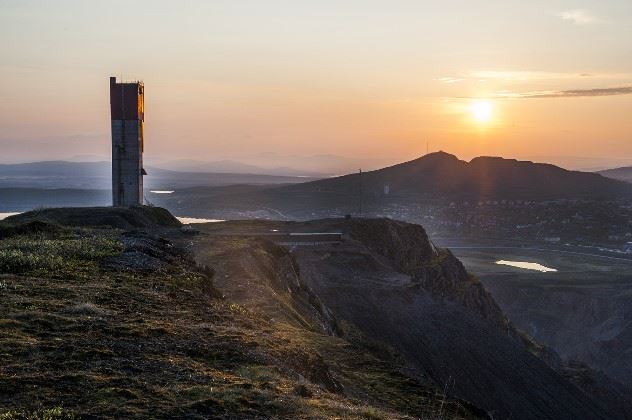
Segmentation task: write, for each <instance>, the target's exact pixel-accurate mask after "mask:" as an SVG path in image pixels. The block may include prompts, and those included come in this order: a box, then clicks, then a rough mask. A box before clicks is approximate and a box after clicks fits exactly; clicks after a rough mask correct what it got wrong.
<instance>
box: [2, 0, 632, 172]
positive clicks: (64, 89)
mask: <svg viewBox="0 0 632 420" xmlns="http://www.w3.org/2000/svg"><path fill="white" fill-rule="evenodd" d="M109 76H118V77H119V78H123V79H124V80H142V81H143V82H144V83H145V124H146V126H145V130H146V131H145V133H146V149H145V158H146V160H148V161H150V162H160V161H166V160H174V159H185V158H186V159H197V160H205V161H214V160H221V159H227V158H228V159H236V160H243V161H248V162H249V163H257V156H263V155H262V154H264V153H268V154H270V153H275V154H278V155H282V156H288V157H292V156H297V157H298V156H300V157H305V156H311V155H322V154H331V155H339V156H347V157H353V158H359V159H367V160H372V161H373V162H379V163H380V164H382V163H383V164H388V163H395V162H398V161H404V160H410V159H413V158H415V157H418V156H420V155H423V154H424V153H426V151H427V150H430V151H435V150H444V151H447V152H450V153H453V154H456V155H457V156H459V157H461V158H463V159H471V158H472V157H475V156H478V155H493V156H504V157H511V158H519V159H532V160H538V161H552V162H554V163H558V164H562V165H565V166H575V167H590V166H594V167H606V166H618V165H624V164H629V165H632V2H630V1H629V0H610V1H603V0H599V1H597V0H583V1H580V0H576V1H555V0H547V1H544V0H531V1H528V2H526V1H507V0H503V1H500V0H499V1H496V0H490V1H465V0H464V1H451V0H444V1H420V0H417V1H404V0H390V1H372V0H363V1H351V0H347V1H345V0H336V1H330V0H320V1H309V2H308V1H300V0H268V1H261V0H253V1H245V0H230V1H219V0H218V1H203V0H180V1H177V2H175V1H172V0H169V1H164V0H153V1H141V0H137V1H119V0H110V1H107V2H102V1H96V0H95V1H88V0H81V1H70V0H57V1H54V2H53V1H36V0H0V161H3V162H18V161H34V160H50V159H66V158H71V157H75V158H76V159H81V157H82V156H86V158H87V157H88V156H102V157H104V158H107V157H108V155H109V151H110V122H109V98H108V83H109V80H108V78H109Z"/></svg>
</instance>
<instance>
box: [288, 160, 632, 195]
mask: <svg viewBox="0 0 632 420" xmlns="http://www.w3.org/2000/svg"><path fill="white" fill-rule="evenodd" d="M360 189H362V195H363V196H366V197H367V198H371V197H379V196H384V195H386V194H388V195H390V196H400V197H401V196H420V197H426V198H450V199H472V200H486V199H522V200H533V201H538V200H554V199H574V198H585V199H614V198H618V197H622V196H628V197H632V185H630V184H628V183H624V182H621V181H617V180H613V179H609V178H606V177H604V176H601V175H599V174H596V173H589V172H579V171H569V170H566V169H562V168H560V167H557V166H554V165H550V164H543V163H533V162H529V161H518V160H514V159H504V158H499V157H477V158H474V159H472V160H471V161H470V162H466V161H463V160H459V159H458V158H457V157H456V156H454V155H451V154H448V153H445V152H437V153H431V154H428V155H425V156H423V157H421V158H418V159H415V160H412V161H409V162H405V163H401V164H398V165H394V166H390V167H387V168H384V169H379V170H376V171H370V172H365V173H363V174H362V178H361V179H360V176H359V175H358V174H351V175H345V176H341V177H337V178H330V179H323V180H319V181H315V182H310V183H305V184H301V185H295V186H288V187H285V188H283V189H282V190H284V191H287V192H300V193H322V194H327V193H329V194H336V195H340V196H341V197H344V196H347V197H348V196H349V195H358V194H359V191H360Z"/></svg>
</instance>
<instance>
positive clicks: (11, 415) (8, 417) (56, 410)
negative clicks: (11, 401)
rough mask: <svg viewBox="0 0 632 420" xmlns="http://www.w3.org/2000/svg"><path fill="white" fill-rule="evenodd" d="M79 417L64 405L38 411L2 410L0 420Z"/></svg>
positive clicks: (65, 419) (50, 419) (57, 419)
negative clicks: (63, 406)
mask: <svg viewBox="0 0 632 420" xmlns="http://www.w3.org/2000/svg"><path fill="white" fill-rule="evenodd" d="M76 418H77V417H76V416H75V415H74V414H73V413H70V412H68V411H65V410H64V409H63V408H62V407H53V408H46V409H42V410H37V411H31V412H26V411H17V410H11V411H5V412H4V413H2V412H0V420H70V419H76Z"/></svg>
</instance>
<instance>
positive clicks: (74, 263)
mask: <svg viewBox="0 0 632 420" xmlns="http://www.w3.org/2000/svg"><path fill="white" fill-rule="evenodd" d="M121 252H123V244H122V243H121V242H120V241H119V240H118V239H117V238H116V237H115V236H113V235H99V236H96V235H90V234H87V235H86V234H85V233H80V234H79V235H76V236H67V237H61V238H47V237H41V236H39V237H38V236H19V237H15V238H9V239H5V240H2V241H0V272H2V273H11V274H31V275H45V274H52V273H55V272H61V273H63V274H70V275H71V274H76V273H77V270H79V271H85V270H89V269H94V268H96V264H97V263H98V262H99V261H101V260H103V259H105V258H108V257H112V256H115V255H118V254H120V253H121Z"/></svg>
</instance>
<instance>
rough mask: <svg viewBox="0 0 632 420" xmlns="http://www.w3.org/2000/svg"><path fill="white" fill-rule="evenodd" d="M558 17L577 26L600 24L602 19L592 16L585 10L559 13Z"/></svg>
mask: <svg viewBox="0 0 632 420" xmlns="http://www.w3.org/2000/svg"><path fill="white" fill-rule="evenodd" d="M558 16H559V17H561V18H562V19H564V20H566V21H569V22H572V23H574V24H575V25H590V24H591V23H598V22H600V21H601V19H599V18H597V17H596V16H594V15H592V14H591V13H590V12H589V11H587V10H583V9H574V10H566V11H564V12H561V13H558Z"/></svg>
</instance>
